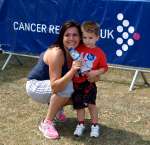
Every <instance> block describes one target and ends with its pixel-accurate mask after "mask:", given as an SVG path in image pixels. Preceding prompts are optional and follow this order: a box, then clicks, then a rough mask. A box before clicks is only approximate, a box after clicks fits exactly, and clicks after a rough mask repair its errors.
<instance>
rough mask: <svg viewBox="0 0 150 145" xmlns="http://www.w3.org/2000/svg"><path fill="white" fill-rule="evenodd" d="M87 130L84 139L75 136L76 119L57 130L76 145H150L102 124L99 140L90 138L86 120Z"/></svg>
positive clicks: (68, 121) (60, 125) (132, 134)
mask: <svg viewBox="0 0 150 145" xmlns="http://www.w3.org/2000/svg"><path fill="white" fill-rule="evenodd" d="M86 124H87V125H86V130H85V132H84V134H83V136H82V137H75V136H73V132H74V129H75V127H76V120H75V118H69V119H68V120H67V122H66V123H64V124H58V125H57V129H58V130H59V133H60V135H61V137H63V138H68V139H70V140H72V141H73V142H75V143H76V144H82V145H83V144H84V145H150V141H146V140H143V139H142V137H141V136H140V135H138V134H136V133H132V132H129V131H126V130H121V129H116V128H110V127H108V126H105V125H103V124H100V127H101V135H100V137H99V138H90V136H89V135H90V126H89V121H87V120H86Z"/></svg>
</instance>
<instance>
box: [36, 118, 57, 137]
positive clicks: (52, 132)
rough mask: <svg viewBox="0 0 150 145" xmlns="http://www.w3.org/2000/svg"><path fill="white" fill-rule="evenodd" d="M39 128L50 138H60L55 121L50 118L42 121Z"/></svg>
mask: <svg viewBox="0 0 150 145" xmlns="http://www.w3.org/2000/svg"><path fill="white" fill-rule="evenodd" d="M39 130H40V131H41V132H42V133H43V135H44V136H45V137H46V138H48V139H58V138H59V134H58V132H57V130H56V129H55V127H54V125H53V122H52V121H50V120H45V121H42V122H41V124H40V125H39Z"/></svg>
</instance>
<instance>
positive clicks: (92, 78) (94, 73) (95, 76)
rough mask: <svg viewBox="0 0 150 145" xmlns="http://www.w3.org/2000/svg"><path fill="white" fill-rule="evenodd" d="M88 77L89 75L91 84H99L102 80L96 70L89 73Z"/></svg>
mask: <svg viewBox="0 0 150 145" xmlns="http://www.w3.org/2000/svg"><path fill="white" fill-rule="evenodd" d="M86 75H87V79H88V81H89V82H91V83H92V82H97V81H99V79H100V78H99V75H98V74H97V71H96V70H91V71H89V72H87V73H86Z"/></svg>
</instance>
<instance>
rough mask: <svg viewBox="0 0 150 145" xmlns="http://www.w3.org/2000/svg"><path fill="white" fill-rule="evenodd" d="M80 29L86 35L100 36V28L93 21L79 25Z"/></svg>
mask: <svg viewBox="0 0 150 145" xmlns="http://www.w3.org/2000/svg"><path fill="white" fill-rule="evenodd" d="M81 29H82V30H83V31H85V32H88V33H94V34H96V35H97V36H99V35H100V26H99V24H98V23H96V22H94V21H85V22H83V23H82V25H81Z"/></svg>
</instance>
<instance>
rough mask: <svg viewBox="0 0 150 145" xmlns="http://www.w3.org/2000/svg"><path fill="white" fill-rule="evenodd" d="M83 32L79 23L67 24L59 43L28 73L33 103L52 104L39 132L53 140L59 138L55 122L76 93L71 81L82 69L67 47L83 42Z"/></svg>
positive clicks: (41, 56)
mask: <svg viewBox="0 0 150 145" xmlns="http://www.w3.org/2000/svg"><path fill="white" fill-rule="evenodd" d="M81 35H82V33H81V29H80V25H78V24H77V23H76V22H73V21H68V22H66V23H64V25H63V26H62V28H61V30H60V34H59V36H58V40H57V41H56V43H55V44H54V45H52V46H51V47H49V48H48V49H47V50H46V51H45V52H43V53H42V54H41V55H40V58H39V60H38V63H37V64H36V66H35V67H34V68H33V69H32V71H31V72H30V73H29V76H28V81H27V84H26V91H27V94H28V95H29V96H31V97H32V98H33V99H34V100H36V101H38V102H41V103H49V107H48V112H47V114H46V117H45V118H44V120H43V121H42V122H41V124H40V126H39V129H40V131H41V132H42V133H43V135H44V136H45V137H47V138H50V139H56V138H59V134H58V132H57V130H56V129H55V127H54V125H53V119H54V117H55V116H56V114H57V112H58V110H60V109H61V108H62V107H63V106H64V105H65V104H66V103H67V102H68V100H69V98H70V97H71V94H72V93H73V85H72V81H71V80H72V78H73V76H74V74H75V73H76V72H77V70H78V69H80V67H81V62H80V61H73V62H72V59H71V56H70V54H69V51H68V48H71V47H73V48H76V47H77V46H78V45H79V44H80V43H81Z"/></svg>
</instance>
